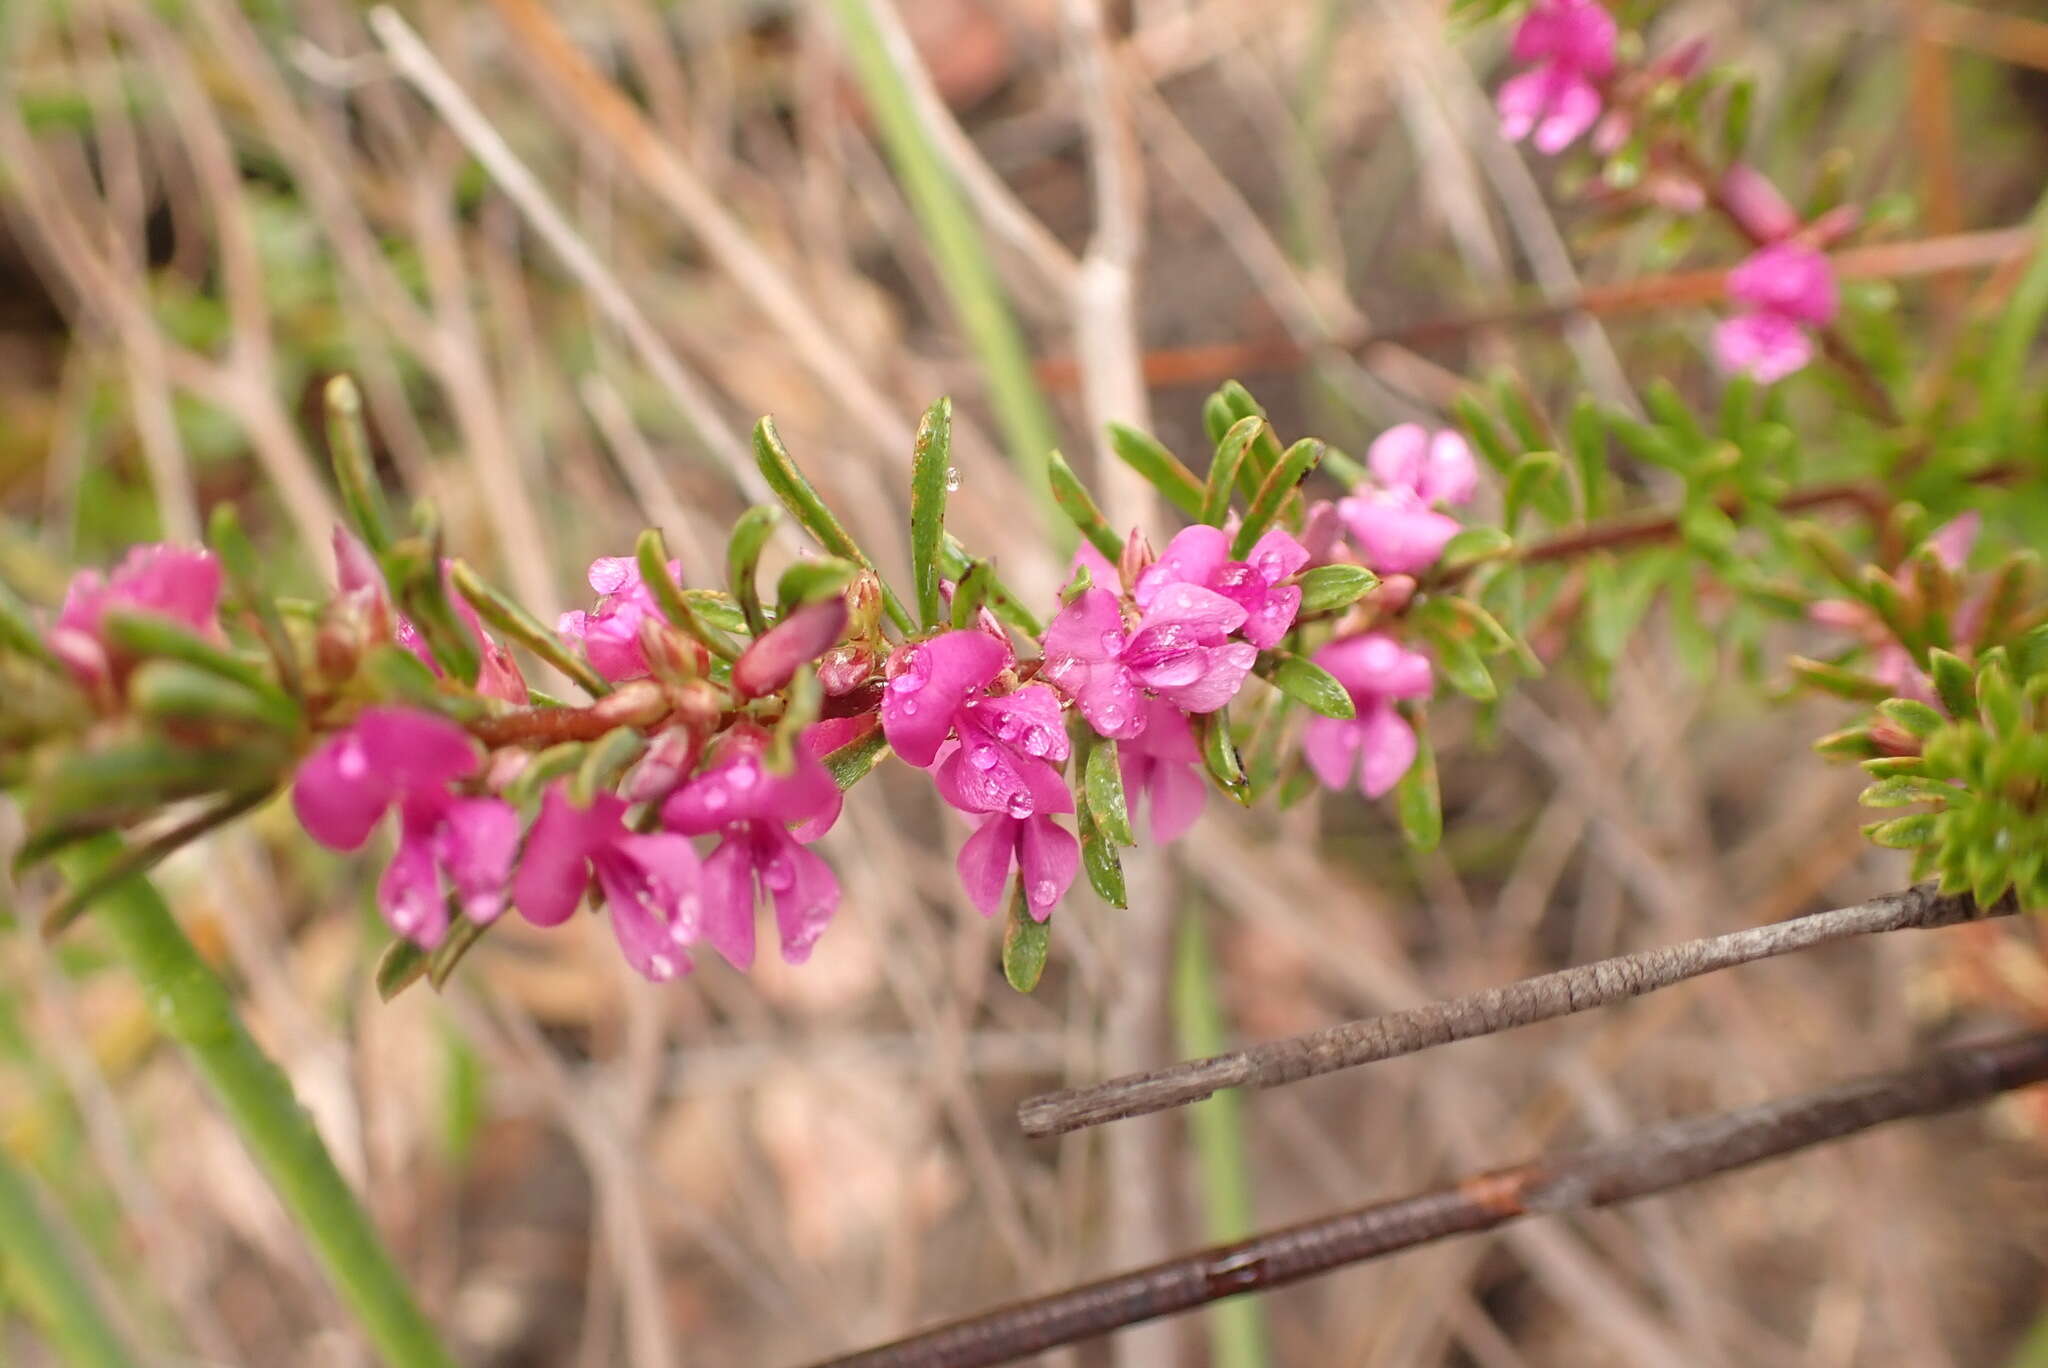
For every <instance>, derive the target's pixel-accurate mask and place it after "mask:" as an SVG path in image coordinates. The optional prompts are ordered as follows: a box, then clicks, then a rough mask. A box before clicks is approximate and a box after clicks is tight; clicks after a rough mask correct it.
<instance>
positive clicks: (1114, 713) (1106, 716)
mask: <svg viewBox="0 0 2048 1368" xmlns="http://www.w3.org/2000/svg"><path fill="white" fill-rule="evenodd" d="M1096 713H1097V716H1096V719H1095V720H1096V721H1097V722H1100V723H1101V724H1102V729H1103V730H1104V731H1106V732H1113V731H1115V730H1116V729H1117V728H1118V727H1121V726H1122V725H1123V724H1124V710H1123V709H1122V708H1119V707H1117V706H1116V705H1115V704H1111V705H1109V706H1108V707H1105V708H1098V709H1097V710H1096Z"/></svg>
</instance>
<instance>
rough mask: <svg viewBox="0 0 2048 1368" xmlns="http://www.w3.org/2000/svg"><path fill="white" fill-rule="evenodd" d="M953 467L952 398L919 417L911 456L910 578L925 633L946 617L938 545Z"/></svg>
mask: <svg viewBox="0 0 2048 1368" xmlns="http://www.w3.org/2000/svg"><path fill="white" fill-rule="evenodd" d="M952 469H953V401H952V400H951V399H946V398H941V399H940V400H939V401H938V402H937V403H935V404H933V405H932V406H931V407H930V408H928V409H926V410H925V411H924V417H923V418H921V419H919V420H918V424H917V441H916V443H915V444H914V445H913V446H912V448H911V459H910V577H911V579H912V581H913V582H914V584H915V586H916V590H917V616H918V620H919V621H920V622H922V623H923V624H924V626H925V630H926V631H930V630H932V629H933V628H936V627H938V626H940V625H942V623H943V622H944V620H945V609H946V605H945V600H944V599H943V598H942V597H941V596H940V594H939V549H940V547H942V546H943V545H944V544H945V538H946V495H947V493H948V492H949V490H950V488H951V482H952V478H953V476H952Z"/></svg>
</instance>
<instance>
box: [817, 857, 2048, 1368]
mask: <svg viewBox="0 0 2048 1368" xmlns="http://www.w3.org/2000/svg"><path fill="white" fill-rule="evenodd" d="M1915 901H1917V902H1919V903H1920V904H1922V905H1923V906H1924V907H1926V908H1929V909H1932V908H1937V907H1939V906H1940V905H1941V904H1945V903H1948V902H1949V901H1950V900H1945V899H1930V898H1924V897H1916V894H1915V893H1905V894H1897V895H1894V896H1893V898H1892V899H1890V900H1885V899H1880V900H1879V901H1878V903H1872V904H1865V905H1864V906H1865V907H1866V908H1871V907H1876V906H1879V905H1892V906H1897V905H1899V904H1900V903H1902V902H1904V903H1912V902H1915ZM1857 910H1859V909H1854V908H1851V909H1845V911H1850V912H1853V911H1857ZM1947 910H1949V911H1951V912H1954V911H1957V910H1958V909H1955V908H1953V907H1952V906H1951V907H1949V908H1948V909H1947ZM1822 915H1824V916H1831V915H1840V914H1822ZM1971 915H1974V910H1972V911H1971ZM1809 920H1810V919H1809ZM1903 924H1910V925H1921V924H1929V925H1931V924H1935V923H1931V922H1930V923H1919V922H1911V923H1903ZM1787 925H1789V924H1787ZM1866 929H1867V928H1866ZM2044 1079H2048V1032H2033V1033H2030V1034H2026V1035H2020V1036H2014V1037H2010V1038H2007V1039H2003V1040H1996V1041H1989V1042H1982V1043H1977V1044H1971V1045H1959V1046H1954V1047H1951V1048H1949V1049H1945V1050H1941V1051H1938V1052H1936V1053H1934V1054H1932V1055H1930V1056H1929V1057H1928V1058H1926V1059H1925V1060H1924V1061H1922V1062H1921V1063H1918V1064H1915V1065H1913V1066H1911V1067H1909V1068H1905V1069H1901V1070H1898V1071H1896V1072H1893V1073H1884V1074H1873V1075H1870V1076H1867V1077H1864V1078H1859V1079H1852V1080H1850V1081H1849V1082H1846V1083H1839V1084H1836V1085H1835V1086H1833V1087H1830V1088H1823V1089H1820V1090H1818V1091H1815V1092H1809V1093H1802V1094H1799V1095H1797V1096H1793V1097H1788V1098H1781V1099H1779V1100H1777V1101H1774V1102H1764V1103H1761V1104H1759V1105H1757V1106H1753V1107H1744V1108H1742V1109H1740V1110H1737V1111H1731V1112H1721V1113H1718V1114H1714V1115H1709V1116H1700V1117H1691V1118H1686V1119H1683V1120H1678V1121H1669V1122H1665V1123H1663V1124H1661V1125H1656V1126H1650V1127H1648V1128H1646V1129H1643V1130H1640V1131H1637V1132H1636V1133H1635V1134H1633V1135H1630V1136H1624V1137H1622V1138H1620V1139H1617V1140H1613V1141H1609V1142H1607V1143H1604V1144H1599V1145H1593V1146H1590V1147H1588V1148H1586V1149H1581V1150H1576V1151H1573V1152H1571V1153H1567V1154H1562V1155H1558V1156H1556V1157H1554V1158H1551V1159H1547V1160H1546V1159H1538V1160H1534V1161H1532V1162H1529V1163H1524V1164H1517V1165H1515V1166H1513V1167H1511V1168H1505V1169H1496V1170H1494V1171H1492V1172H1490V1173H1481V1174H1476V1175H1474V1176H1472V1177H1469V1178H1466V1179H1464V1180H1463V1181H1461V1182H1458V1183H1455V1184H1453V1185H1451V1186H1449V1187H1445V1188H1439V1189H1437V1190H1435V1191H1433V1192H1425V1193H1420V1194H1418V1195H1416V1196H1412V1197H1404V1198H1400V1199H1397V1200H1395V1201H1390V1202H1378V1203H1375V1204H1373V1205H1371V1206H1365V1207H1359V1208H1357V1209H1355V1210H1352V1211H1348V1212H1344V1213H1342V1214H1339V1215H1336V1216H1328V1217H1324V1218H1322V1219H1320V1220H1315V1221H1307V1222H1303V1223H1302V1224H1300V1225H1295V1226H1288V1227H1285V1228H1283V1229H1280V1230H1274V1231H1269V1232H1267V1233H1266V1234H1264V1235H1258V1236H1254V1237H1253V1238H1251V1239H1249V1240H1242V1241H1239V1242H1238V1243H1235V1244H1227V1245H1217V1246H1214V1247H1212V1248H1209V1249H1204V1250H1201V1251H1199V1252H1197V1253H1194V1254H1187V1255H1182V1256H1181V1257H1179V1258H1176V1259H1169V1260H1167V1261H1166V1262H1164V1263H1158V1264H1154V1265H1152V1266H1151V1267H1150V1268H1141V1269H1136V1270H1133V1271H1132V1272H1129V1273H1122V1274H1118V1275H1116V1276H1115V1277H1111V1278H1105V1279H1103V1280H1101V1281H1099V1282H1094V1283H1089V1284H1086V1285H1084V1286H1081V1287H1075V1288H1069V1289H1068V1290H1066V1291H1064V1292H1056V1293H1053V1294H1052V1295H1050V1296H1046V1297H1040V1298H1037V1299H1035V1300H1032V1301H1028V1302H1020V1303H1018V1304H1016V1305H1014V1306H1008V1307H1004V1308H1001V1309H999V1310H996V1311H991V1312H986V1313H984V1314H982V1315H979V1316H972V1317H969V1318H967V1319H965V1320H959V1321H955V1322H953V1323H952V1324H950V1325H945V1326H940V1327H938V1328H936V1329H933V1330H927V1331H925V1332H924V1333H922V1334H919V1335H913V1336H911V1337H910V1338H908V1339H903V1340H898V1341H896V1342H895V1343H894V1344H888V1345H883V1346H881V1347H880V1348H876V1349H870V1350H868V1351H866V1352H864V1353H859V1354H853V1355H851V1356H848V1357H845V1358H839V1359H833V1360H832V1361H831V1362H830V1363H828V1364H825V1365H821V1368H986V1366H987V1365H992V1364H999V1363H1009V1362H1012V1361H1014V1360H1017V1359H1021V1358H1024V1357H1025V1356H1027V1355H1030V1354H1034V1353H1037V1352H1039V1351H1041V1350H1044V1349H1049V1348H1052V1347H1054V1346H1056V1345H1062V1344H1071V1343H1074V1342H1075V1341H1077V1340H1083V1339H1088V1338H1090V1337H1092V1336H1096V1335H1102V1334H1107V1333H1109V1332H1110V1331H1113V1330H1118V1329H1121V1328H1123V1327H1124V1326H1128V1325H1134V1324H1137V1323H1138V1322H1140V1321H1145V1320H1150V1319H1153V1318H1154V1317H1158V1316H1167V1315H1172V1314H1173V1313H1175V1312H1177V1311H1185V1310H1188V1309H1190V1308H1192V1307H1197V1306H1202V1305H1206V1304H1207V1303H1210V1302H1214V1301H1218V1300H1220V1299H1222V1298H1224V1297H1230V1296H1236V1295H1238V1294H1239V1293H1243V1292H1258V1291H1265V1290H1267V1289H1270V1288H1274V1287H1280V1286H1282V1285H1284V1284H1287V1283H1291V1282H1296V1281H1298V1280H1300V1279H1302V1278H1306V1277H1311V1276H1313V1275H1315V1274H1317V1273H1324V1272H1328V1271H1329V1270H1331V1269H1333V1268H1341V1267H1343V1266H1345V1265H1347V1264H1354V1263H1359V1262H1362V1261H1364V1260H1367V1259H1374V1258H1379V1257H1381V1256H1383V1255H1386V1254H1392V1253H1397V1252H1399V1251H1401V1250H1404V1249H1413V1248H1415V1247H1416V1246H1418V1245H1423V1244H1428V1243H1431V1242H1433V1241H1436V1240H1441V1239H1444V1238H1446V1237H1448V1236H1452V1235H1463V1234H1470V1233H1472V1232H1476V1231H1481V1230H1491V1229H1493V1228H1495V1227H1497V1226H1501V1225H1505V1224H1507V1223H1508V1222H1510V1221H1514V1220H1518V1219H1520V1218H1521V1217H1524V1216H1534V1215H1554V1214H1556V1213H1559V1212H1569V1211H1587V1210H1592V1209H1594V1208H1598V1207H1605V1206H1613V1205H1616V1204H1618V1203H1621V1202H1627V1201H1632V1200H1634V1199H1636V1198H1638V1197H1647V1196H1650V1195H1652V1194H1655V1193H1659V1192H1667V1191H1669V1190H1671V1189H1673V1188H1677V1187H1683V1186H1685V1185H1686V1184H1688V1183H1694V1182H1697V1181H1699V1180H1700V1179H1702V1178H1708V1177H1712V1176H1713V1175H1715V1174H1718V1173H1726V1172H1728V1171H1730V1170H1731V1169H1738V1168H1742V1167H1744V1166H1746V1165H1749V1164H1754V1163H1757V1162H1759V1161H1761V1160H1765V1159H1771V1158H1775V1157H1777V1156H1779V1155H1782V1154H1790V1153H1792V1152H1793V1151H1795V1150H1801V1149H1806V1148H1808V1147H1810V1146H1813V1145H1817V1144H1822V1143H1824V1142H1826V1141H1829V1140H1837V1139H1840V1138H1842V1137H1843V1136H1847V1135H1853V1134H1855V1133H1857V1132H1858V1131H1864V1130H1869V1129H1870V1128H1872V1127H1874V1126H1880V1125H1883V1124H1885V1123H1886V1122H1889V1121H1899V1120H1904V1119H1905V1118H1908V1117H1914V1116H1928V1115H1932V1114H1934V1113H1937V1112H1944V1111H1950V1110H1953V1109H1955V1108H1957V1107H1961V1106H1965V1105H1968V1104H1970V1103H1974V1102H1981V1101H1984V1100H1985V1099H1987V1098H1990V1097H1994V1096H1996V1095H1998V1094H1999V1093H2002V1092H2007V1091H2010V1090H2011V1089H2014V1088H2021V1087H2025V1086H2027V1085H2029V1084H2032V1083H2038V1082H2041V1081H2042V1080H2044Z"/></svg>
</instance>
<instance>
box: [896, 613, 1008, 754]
mask: <svg viewBox="0 0 2048 1368" xmlns="http://www.w3.org/2000/svg"><path fill="white" fill-rule="evenodd" d="M1009 663H1010V648H1009V647H1008V646H1006V645H1004V644H1003V643H1002V642H1000V641H998V640H996V639H995V638H994V637H992V636H990V635H989V634H988V633H986V632H978V631H958V632H944V633H941V634H940V635H938V636H935V637H933V638H932V639H931V640H929V641H921V642H915V643H913V644H911V645H908V646H905V647H903V648H902V649H901V650H899V651H897V652H896V653H895V654H893V655H892V656H890V657H889V663H888V673H889V682H888V684H887V686H886V687H884V689H883V690H882V729H883V730H884V731H886V732H887V733H888V735H889V745H890V746H891V747H892V748H893V749H894V750H895V752H896V753H897V754H898V755H900V756H902V757H903V758H904V759H905V760H907V761H909V762H910V763H911V764H913V765H916V766H917V767H918V768H920V769H928V768H930V767H931V766H932V764H933V763H935V762H936V761H937V759H938V756H939V747H940V746H941V745H943V744H945V740H946V738H947V737H948V736H950V735H951V734H952V732H953V720H954V718H955V717H956V716H957V715H958V714H959V712H960V710H961V708H963V707H965V706H966V703H967V700H968V699H969V698H972V697H975V696H977V695H979V694H980V693H981V692H982V691H983V690H985V689H987V688H988V686H989V685H990V684H992V683H994V682H995V678H996V676H997V675H999V674H1001V673H1002V672H1003V670H1004V668H1005V667H1006V666H1007V665H1008V664H1009Z"/></svg>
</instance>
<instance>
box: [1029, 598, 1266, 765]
mask: <svg viewBox="0 0 2048 1368" xmlns="http://www.w3.org/2000/svg"><path fill="white" fill-rule="evenodd" d="M1165 563H1166V562H1165V560H1164V558H1162V559H1161V561H1160V565H1164V564H1165ZM1152 569H1153V570H1155V571H1156V570H1158V569H1159V566H1158V565H1155V566H1153V567H1152ZM1147 573H1148V574H1149V573H1151V571H1148V572H1147ZM1149 596H1150V598H1151V603H1150V605H1149V606H1148V607H1147V608H1146V609H1145V611H1144V615H1143V617H1141V618H1140V619H1139V622H1138V627H1137V630H1136V631H1126V630H1125V627H1124V618H1123V610H1122V609H1121V607H1120V606H1119V605H1118V602H1117V598H1116V596H1115V595H1114V594H1112V593H1110V592H1109V591H1108V590H1106V589H1087V590H1083V591H1082V592H1081V594H1079V595H1078V596H1077V597H1076V598H1075V599H1074V601H1073V602H1072V603H1069V604H1068V605H1067V606H1066V607H1065V608H1062V609H1061V610H1060V612H1059V615H1058V616H1057V617H1055V618H1054V619H1053V621H1052V625H1051V626H1050V627H1048V628H1047V629H1046V634H1045V678H1046V679H1047V680H1049V681H1051V682H1052V683H1053V684H1054V685H1056V686H1058V688H1059V689H1060V691H1061V692H1063V693H1065V694H1066V695H1067V696H1068V697H1069V698H1072V699H1073V700H1074V704H1075V706H1076V707H1078V708H1079V709H1080V710H1081V715H1082V716H1083V717H1085V718H1087V719H1088V724H1089V725H1090V726H1092V727H1093V728H1095V730H1096V732H1097V733H1099V734H1100V735H1103V736H1108V737H1114V738H1118V739H1124V738H1129V737H1133V736H1137V735H1138V734H1139V733H1141V732H1143V731H1144V729H1145V720H1146V712H1145V709H1144V706H1143V705H1144V701H1145V695H1146V693H1147V692H1148V691H1149V692H1150V693H1152V694H1154V695H1156V696H1157V697H1160V698H1163V699H1165V700H1167V701H1168V702H1169V703H1171V704H1173V705H1174V706H1175V707H1178V708H1179V709H1181V710H1182V711H1183V712H1195V713H1207V712H1215V711H1216V710H1217V709H1218V708H1220V707H1222V706H1223V705H1224V704H1226V703H1228V702H1229V701H1230V700H1231V699H1232V698H1233V697H1235V696H1236V694H1237V691H1238V689H1239V688H1241V687H1242V686H1243V684H1244V680H1245V676H1246V675H1247V674H1249V673H1251V668H1252V663H1253V662H1254V661H1255V660H1257V659H1258V654H1259V651H1258V647H1256V646H1254V645H1253V644H1252V643H1250V642H1249V641H1233V640H1231V639H1230V637H1231V633H1233V632H1235V631H1236V630H1237V629H1238V628H1239V627H1241V626H1243V625H1244V623H1245V620H1246V618H1247V614H1246V612H1245V610H1244V608H1243V607H1241V606H1240V605H1239V604H1237V603H1234V602H1232V601H1231V600H1230V599H1227V598H1225V597H1224V596H1223V595H1221V594H1219V593H1216V592H1215V591H1214V590H1211V589H1204V588H1202V587H1201V586H1199V585H1196V584H1191V583H1188V582H1185V581H1182V580H1171V581H1166V582H1163V583H1157V584H1155V585H1154V586H1153V589H1152V591H1151V593H1150V595H1149ZM1294 602H1295V604H1296V605H1297V606H1298V605H1299V602H1300V597H1299V594H1298V593H1297V594H1296V596H1295V600H1294ZM1292 616H1293V614H1292V610H1291V609H1290V610H1289V612H1288V617H1289V619H1290V621H1291V620H1292Z"/></svg>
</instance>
